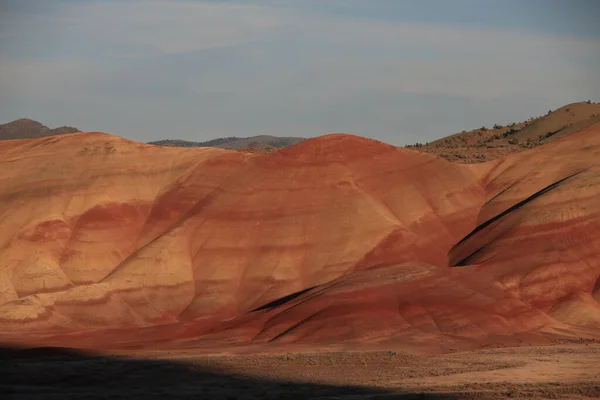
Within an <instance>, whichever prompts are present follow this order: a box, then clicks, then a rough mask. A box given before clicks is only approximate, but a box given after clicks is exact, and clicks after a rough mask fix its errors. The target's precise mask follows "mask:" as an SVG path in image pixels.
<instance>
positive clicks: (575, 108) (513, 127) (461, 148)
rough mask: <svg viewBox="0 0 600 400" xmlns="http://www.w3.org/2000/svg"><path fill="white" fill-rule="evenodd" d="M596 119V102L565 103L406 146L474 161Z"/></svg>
mask: <svg viewBox="0 0 600 400" xmlns="http://www.w3.org/2000/svg"><path fill="white" fill-rule="evenodd" d="M598 122H600V103H593V102H580V103H573V104H568V105H566V106H564V107H561V108H559V109H557V110H554V111H549V112H548V114H546V115H544V116H541V117H538V118H531V119H529V120H527V121H524V122H519V123H511V124H508V125H494V126H493V127H491V128H486V127H482V128H479V129H475V130H472V131H468V132H466V131H464V132H461V133H457V134H454V135H451V136H447V137H444V138H441V139H438V140H435V141H433V142H430V143H426V144H416V145H411V146H407V147H408V148H414V149H415V150H419V151H423V152H427V153H432V154H435V155H437V156H440V157H443V158H445V159H447V160H449V161H455V162H460V163H477V162H485V161H490V160H494V159H497V158H500V157H504V156H506V155H508V154H512V153H516V152H520V151H523V150H525V149H529V148H533V147H537V146H540V145H543V144H546V143H550V142H552V141H554V140H556V139H558V138H561V137H563V136H566V135H568V134H571V133H573V132H576V131H577V130H580V129H582V128H585V127H587V126H590V125H593V124H595V123H598Z"/></svg>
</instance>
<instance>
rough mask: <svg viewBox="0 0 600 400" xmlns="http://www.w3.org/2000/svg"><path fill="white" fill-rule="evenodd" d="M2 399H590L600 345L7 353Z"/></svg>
mask: <svg viewBox="0 0 600 400" xmlns="http://www.w3.org/2000/svg"><path fill="white" fill-rule="evenodd" d="M0 360H1V362H0V396H1V397H2V398H3V399H75V398H76V399H104V398H107V399H133V398H143V399H159V398H170V399H184V398H185V399H188V398H189V399H229V400H233V399H504V398H531V399H590V398H600V343H598V342H597V341H585V342H579V343H562V344H556V345H553V346H539V347H511V348H495V349H482V350H478V351H468V352H458V351H457V352H454V353H449V354H443V355H410V354H406V353H402V352H395V351H384V350H378V351H344V352H340V351H335V352H326V351H319V352H312V353H309V352H294V353H281V352H278V353H276V354H268V353H264V354H243V353H241V354H240V353H238V354H225V353H224V352H221V353H220V354H216V353H215V354H212V355H206V354H202V355H199V354H194V350H183V351H177V352H169V353H167V352H164V353H161V352H155V353H148V354H146V355H145V356H143V357H142V356H141V355H139V354H138V355H132V354H127V355H123V354H119V355H106V354H104V355H98V354H93V355H92V354H83V353H80V352H77V351H72V350H66V349H51V348H41V349H30V350H11V349H3V350H1V351H0Z"/></svg>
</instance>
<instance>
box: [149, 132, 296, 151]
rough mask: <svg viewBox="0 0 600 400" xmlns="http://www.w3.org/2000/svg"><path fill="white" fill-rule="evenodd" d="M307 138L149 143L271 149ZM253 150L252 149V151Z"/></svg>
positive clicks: (169, 140) (277, 137) (267, 136)
mask: <svg viewBox="0 0 600 400" xmlns="http://www.w3.org/2000/svg"><path fill="white" fill-rule="evenodd" d="M303 140H305V139H304V138H299V137H279V136H269V135H260V136H251V137H247V138H239V137H235V136H232V137H226V138H218V139H213V140H209V141H206V142H192V141H187V140H179V139H167V140H158V141H155V142H149V143H148V144H153V145H157V146H173V147H218V148H221V149H235V150H241V149H254V151H255V152H256V151H257V150H256V149H261V148H270V149H279V148H283V147H287V146H291V145H293V144H296V143H300V142H301V141H303ZM251 152H252V151H251Z"/></svg>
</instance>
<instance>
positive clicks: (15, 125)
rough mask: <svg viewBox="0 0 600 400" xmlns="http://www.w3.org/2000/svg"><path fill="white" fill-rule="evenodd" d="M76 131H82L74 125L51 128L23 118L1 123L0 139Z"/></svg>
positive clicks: (35, 136) (25, 137)
mask: <svg viewBox="0 0 600 400" xmlns="http://www.w3.org/2000/svg"><path fill="white" fill-rule="evenodd" d="M75 132H81V131H80V130H79V129H77V128H74V127H72V126H61V127H58V128H54V129H50V128H48V127H47V126H45V125H42V124H41V123H39V122H37V121H34V120H31V119H27V118H22V119H17V120H15V121H12V122H9V123H7V124H3V125H0V140H9V139H31V138H40V137H45V136H53V135H64V134H67V133H75Z"/></svg>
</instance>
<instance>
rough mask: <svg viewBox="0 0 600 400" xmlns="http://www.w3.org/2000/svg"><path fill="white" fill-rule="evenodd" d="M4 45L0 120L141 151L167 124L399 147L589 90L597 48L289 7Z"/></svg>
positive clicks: (85, 29)
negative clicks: (22, 117) (82, 133)
mask: <svg viewBox="0 0 600 400" xmlns="http://www.w3.org/2000/svg"><path fill="white" fill-rule="evenodd" d="M310 3H311V4H317V3H314V2H310ZM292 4H293V7H292V6H291V5H292ZM303 4H306V3H303ZM319 4H322V3H319ZM344 4H346V5H347V7H351V6H352V4H353V2H351V3H344ZM361 4H362V6H361V7H365V6H364V3H362V2H361ZM12 33H16V34H17V35H18V36H19V37H20V38H21V39H15V38H6V40H5V42H8V43H9V44H10V45H11V46H12V47H11V46H6V47H3V52H4V53H5V54H7V56H6V57H3V58H2V61H0V77H1V78H0V89H1V93H0V103H1V104H2V109H3V110H0V116H3V115H8V114H9V113H13V114H15V113H16V110H17V108H18V107H22V108H23V107H24V105H26V109H27V110H32V111H35V110H39V111H37V112H38V113H40V114H44V113H45V114H44V115H50V114H49V111H48V110H50V109H51V110H53V112H57V111H56V110H57V108H56V107H57V104H58V105H62V107H61V108H60V112H63V113H65V116H68V113H69V112H71V113H73V114H77V115H80V116H86V117H85V118H83V117H82V119H81V121H82V122H81V124H82V127H84V128H85V127H87V126H88V124H90V125H91V124H92V121H93V123H94V124H95V126H94V128H95V129H102V130H112V131H113V132H114V133H118V134H123V135H128V136H130V137H133V138H137V139H148V140H149V139H152V138H157V137H160V136H165V135H169V136H170V135H172V133H170V132H165V130H166V129H168V128H169V127H172V126H173V124H174V121H176V124H177V125H178V126H177V129H178V132H179V134H178V136H180V137H185V136H186V133H185V132H189V133H188V134H187V136H188V137H190V138H195V139H200V138H208V137H213V136H218V135H229V134H238V135H244V134H246V135H252V134H258V133H272V134H277V133H281V134H296V135H316V134H319V133H321V132H327V131H350V132H354V133H359V134H365V135H368V136H373V137H379V138H381V139H384V140H389V141H391V142H395V143H401V142H406V141H414V140H415V139H419V140H422V138H418V137H417V136H419V135H425V136H426V137H427V138H429V139H432V138H434V137H435V136H437V135H440V134H444V133H449V132H451V131H452V130H455V129H463V128H469V127H470V126H476V125H479V124H482V123H491V122H503V121H507V119H509V118H510V119H517V118H519V117H521V116H522V117H526V116H529V115H531V114H534V113H536V112H538V110H544V111H545V109H547V108H548V107H553V106H560V105H562V103H565V102H568V101H576V100H585V99H587V98H592V97H593V95H594V94H597V93H600V79H597V78H598V76H597V65H598V63H599V62H600V41H598V40H593V39H591V38H586V37H575V36H566V35H557V34H548V33H544V34H542V33H534V32H529V31H525V30H515V29H500V28H498V27H495V28H484V27H473V26H464V25H460V24H452V23H451V21H449V22H448V23H445V24H433V23H431V22H420V21H413V22H399V21H394V20H389V19H387V20H382V19H377V18H360V17H356V16H352V15H343V16H342V15H337V14H336V13H331V12H328V13H323V12H319V11H318V10H317V9H315V8H314V7H299V6H298V3H297V2H289V3H288V2H269V1H266V2H257V3H256V4H255V5H250V4H249V2H237V3H236V2H223V1H218V2H191V1H183V0H175V1H168V2H167V1H150V0H131V1H118V2H117V1H103V2H97V1H94V2H71V3H69V4H68V6H65V7H62V8H59V9H57V10H55V12H52V13H18V14H15V15H12V16H11V19H10V24H8V25H6V24H5V27H4V28H2V29H0V35H7V34H12ZM0 37H1V36H0ZM49 49H50V50H49ZM424 98H426V99H427V101H428V103H427V104H428V106H427V109H424V108H423V107H422V104H423V102H422V99H424ZM49 105H51V106H52V107H49ZM91 109H93V112H92V111H90V110H91ZM63 110H64V111H63ZM125 110H126V112H125ZM515 113H518V114H517V115H515ZM429 114H431V115H437V116H441V117H439V118H437V117H436V118H437V119H436V118H427V117H428V115H429ZM31 117H34V118H36V117H37V115H31ZM442 117H443V118H442ZM86 118H87V119H86ZM467 118H468V120H466V121H465V119H467ZM490 119H493V121H490ZM199 120H201V121H202V127H203V131H204V132H203V133H199V132H197V131H196V129H197V126H198V121H199ZM86 121H88V122H86ZM103 121H106V122H104V123H105V126H102V123H103ZM140 121H144V122H143V123H140ZM419 121H420V122H419ZM61 122H64V123H72V122H70V121H64V118H63V120H62V121H61ZM48 123H49V124H50V123H51V122H50V121H49V122H48ZM84 125H86V126H84ZM398 133H402V134H403V135H404V137H401V138H398V137H394V136H395V135H397V134H398Z"/></svg>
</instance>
